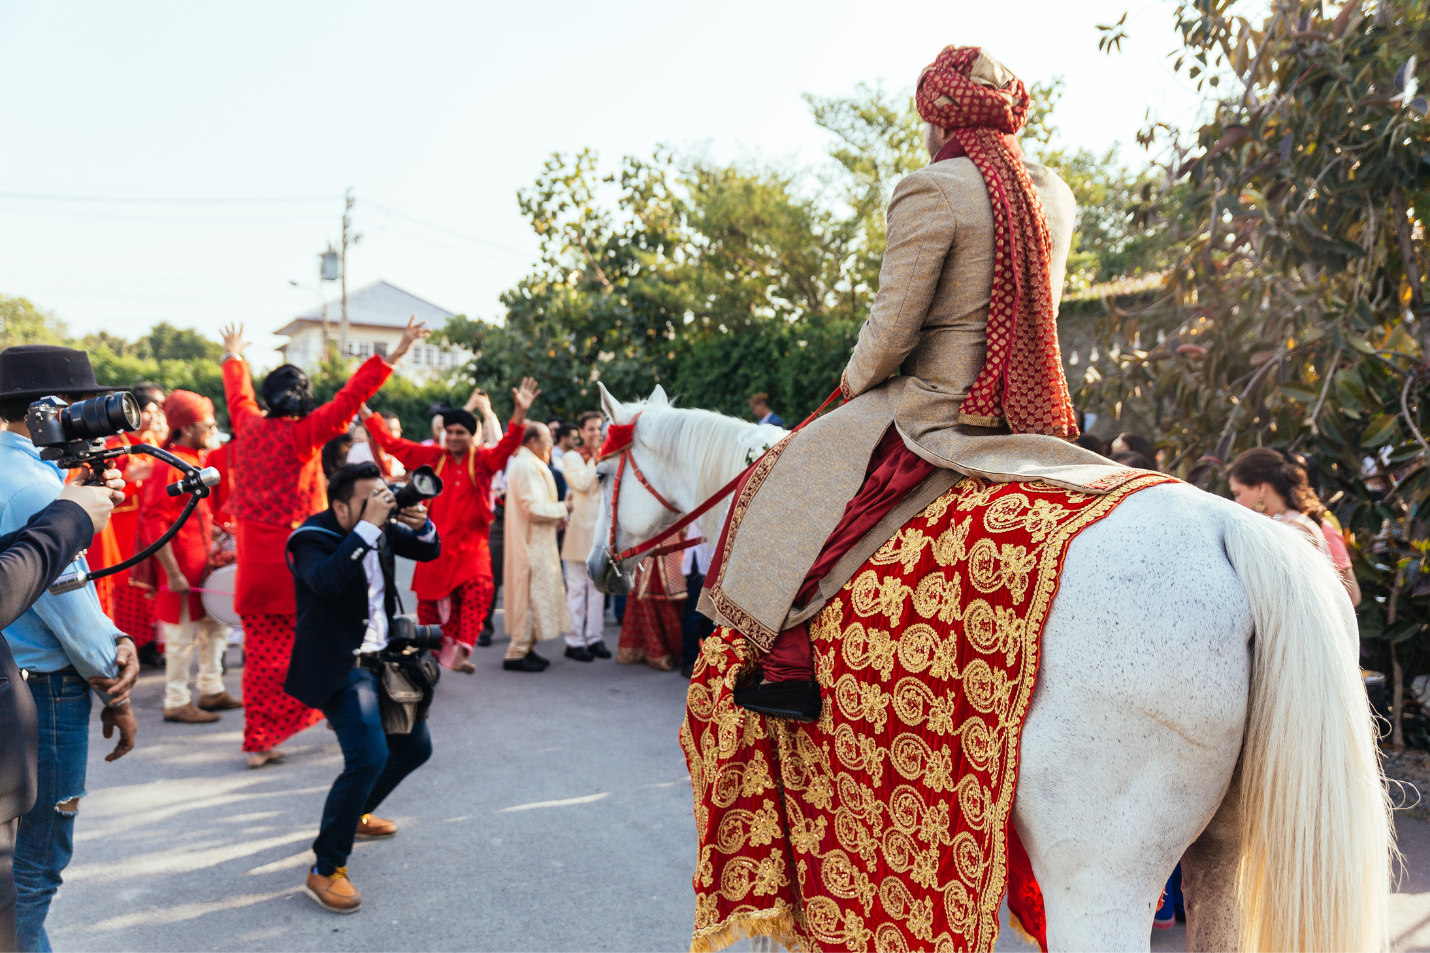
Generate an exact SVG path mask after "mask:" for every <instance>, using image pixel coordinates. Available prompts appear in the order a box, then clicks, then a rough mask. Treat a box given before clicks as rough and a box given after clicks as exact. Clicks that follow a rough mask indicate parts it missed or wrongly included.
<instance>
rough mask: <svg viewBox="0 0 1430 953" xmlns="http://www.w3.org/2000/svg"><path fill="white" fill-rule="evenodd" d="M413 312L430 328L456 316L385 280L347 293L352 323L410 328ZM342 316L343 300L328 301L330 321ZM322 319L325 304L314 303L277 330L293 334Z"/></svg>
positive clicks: (277, 332)
mask: <svg viewBox="0 0 1430 953" xmlns="http://www.w3.org/2000/svg"><path fill="white" fill-rule="evenodd" d="M414 314H415V315H417V320H418V321H425V322H427V326H428V327H429V328H434V329H439V328H441V327H442V325H444V324H446V323H447V319H448V318H451V317H453V313H452V312H451V311H448V310H447V309H446V308H439V307H438V306H437V305H435V304H433V303H432V302H430V301H424V300H422V299H421V298H419V297H417V296H416V295H414V294H409V293H408V292H406V291H403V290H402V289H401V288H399V287H397V286H396V285H392V284H388V283H387V282H386V281H377V282H374V283H373V284H370V285H367V286H365V287H362V288H358V289H357V290H356V291H351V292H349V293H348V324H349V325H366V326H368V327H379V328H405V327H407V321H408V319H409V318H411V317H412V316H413V315H414ZM342 319H343V309H342V300H341V299H335V300H333V301H331V302H329V303H328V322H329V324H331V325H333V326H334V327H336V326H337V325H338V323H339V322H340V321H342ZM322 320H323V306H322V305H314V306H313V307H312V308H310V309H308V310H307V311H304V312H303V313H302V314H300V315H298V316H297V317H296V318H294V319H293V320H292V321H290V322H288V324H286V325H284V326H283V327H281V328H279V329H278V330H277V331H275V332H274V333H275V334H288V335H291V334H294V333H296V332H297V331H298V330H300V329H301V328H302V326H303V325H305V324H310V323H313V322H317V323H321V322H322Z"/></svg>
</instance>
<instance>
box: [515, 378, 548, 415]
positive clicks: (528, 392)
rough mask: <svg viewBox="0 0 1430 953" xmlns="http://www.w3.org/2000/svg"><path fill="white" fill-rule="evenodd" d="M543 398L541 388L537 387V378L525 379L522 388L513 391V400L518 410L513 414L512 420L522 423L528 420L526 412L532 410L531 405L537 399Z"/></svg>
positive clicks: (522, 381) (522, 380)
mask: <svg viewBox="0 0 1430 953" xmlns="http://www.w3.org/2000/svg"><path fill="white" fill-rule="evenodd" d="M540 396H541V388H539V387H537V386H536V378H534V377H523V378H522V379H521V386H520V387H513V388H512V389H511V399H512V402H513V403H514V404H516V410H515V411H513V412H512V415H511V419H512V420H514V421H516V422H517V423H521V422H522V421H523V420H525V419H526V412H527V411H528V410H530V409H531V405H532V403H533V402H535V400H536V398H538V397H540Z"/></svg>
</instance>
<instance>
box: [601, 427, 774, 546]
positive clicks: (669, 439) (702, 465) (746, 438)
mask: <svg viewBox="0 0 1430 953" xmlns="http://www.w3.org/2000/svg"><path fill="white" fill-rule="evenodd" d="M623 406H624V407H625V409H627V410H628V411H631V413H632V414H634V413H637V412H639V413H641V415H642V416H641V426H640V428H639V437H640V442H641V443H642V444H644V445H645V446H647V447H650V448H651V449H653V450H657V451H658V452H659V453H660V455H661V457H662V459H663V460H664V461H665V462H666V463H667V464H668V465H674V466H680V467H692V466H693V467H694V468H695V472H696V474H697V475H698V477H697V480H696V484H695V489H696V498H697V499H698V500H704V499H705V498H707V497H709V496H711V495H712V494H713V493H715V491H716V490H718V489H720V487H722V486H724V485H725V484H726V483H728V482H729V481H730V480H731V479H733V478H734V477H735V475H736V474H737V473H739V472H740V471H741V470H742V469H744V468H745V466H746V464H747V463H748V461H747V460H746V454H745V453H744V452H742V450H746V449H749V448H746V447H744V446H743V445H744V444H746V443H750V438H751V437H753V435H754V432H755V429H756V428H757V427H758V426H759V425H758V424H752V423H750V422H749V421H748V420H740V419H739V418H736V417H727V416H725V415H724V414H718V413H715V412H714V411H710V410H696V409H694V408H689V407H675V406H673V405H661V404H651V403H650V402H649V401H645V400H642V401H634V402H632V403H629V404H625V405H623ZM753 449H755V450H756V451H759V450H762V449H763V448H762V447H755V448H753ZM756 455H758V452H757V453H756ZM725 510H726V505H725V504H724V503H722V504H721V505H719V506H716V507H714V508H713V509H711V511H710V512H709V513H706V514H705V515H704V516H702V517H701V518H700V520H699V525H700V531H701V532H702V533H703V534H704V535H705V538H706V540H708V541H709V542H710V543H711V544H712V545H713V544H714V542H715V538H716V537H717V536H718V535H719V534H720V527H721V523H722V522H723V521H724V516H725Z"/></svg>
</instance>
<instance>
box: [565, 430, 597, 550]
mask: <svg viewBox="0 0 1430 953" xmlns="http://www.w3.org/2000/svg"><path fill="white" fill-rule="evenodd" d="M561 472H562V473H563V474H564V475H565V476H566V488H567V496H568V497H569V498H570V500H571V523H570V525H569V526H567V527H566V539H565V541H564V542H562V544H561V558H562V559H569V560H570V561H571V562H573V563H584V562H585V561H586V557H587V556H590V555H591V544H592V543H593V542H594V541H595V539H596V517H597V516H599V515H600V509H601V484H600V482H599V481H598V480H597V479H596V458H595V457H592V458H591V462H590V463H587V462H586V461H585V460H582V459H581V454H580V453H579V452H578V451H575V450H567V451H566V453H565V454H564V455H562V457H561Z"/></svg>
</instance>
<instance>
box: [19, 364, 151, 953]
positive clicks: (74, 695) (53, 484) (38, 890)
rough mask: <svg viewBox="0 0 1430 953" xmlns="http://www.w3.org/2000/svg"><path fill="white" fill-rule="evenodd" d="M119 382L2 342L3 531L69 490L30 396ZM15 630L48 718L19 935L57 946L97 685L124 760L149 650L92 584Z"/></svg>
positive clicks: (24, 858)
mask: <svg viewBox="0 0 1430 953" xmlns="http://www.w3.org/2000/svg"><path fill="white" fill-rule="evenodd" d="M112 389H113V388H104V387H100V386H99V384H97V383H96V382H95V380H94V371H93V370H92V369H91V368H90V364H89V357H88V356H87V355H86V354H85V353H84V352H83V351H76V350H73V349H71V348H65V347H53V346H49V345H22V346H18V347H11V348H7V349H6V350H4V351H3V352H0V420H3V421H4V424H5V431H4V432H3V433H0V475H2V476H0V533H11V532H15V531H17V530H21V529H23V528H25V527H26V526H27V525H29V524H30V519H31V517H32V516H34V515H35V514H36V513H39V512H41V511H42V510H44V509H45V508H47V507H48V506H50V505H52V504H54V502H55V501H56V500H57V499H58V498H59V497H60V496H61V495H62V493H63V491H64V477H63V475H62V474H61V473H60V471H59V469H58V468H57V467H56V466H55V465H54V464H53V463H51V462H48V461H45V460H42V459H41V458H40V452H39V449H38V448H37V447H36V446H35V444H34V442H33V441H32V440H31V439H30V431H29V428H28V427H27V426H26V423H25V417H26V414H27V413H28V411H29V407H30V403H31V402H32V401H34V400H37V399H39V398H41V397H45V396H49V395H58V396H61V397H64V398H65V399H67V400H68V399H71V398H79V397H85V396H88V395H90V394H94V393H97V392H99V391H103V390H112ZM109 475H110V474H108V473H106V474H105V476H106V477H108V476H109ZM92 535H93V526H92V525H91V537H92ZM4 635H5V641H6V642H7V643H9V646H10V648H11V649H12V650H13V652H14V658H15V661H16V663H17V664H18V665H19V667H20V668H23V669H25V670H26V671H27V674H28V679H27V682H26V685H27V687H28V688H29V692H30V696H31V698H32V700H33V703H34V708H35V709H36V710H37V713H38V722H39V735H38V786H37V788H36V789H35V790H36V796H35V800H34V806H33V807H32V808H30V809H29V811H28V812H26V813H25V814H24V816H22V817H21V818H20V822H19V826H18V830H17V832H16V835H15V851H14V876H15V886H16V889H17V899H16V914H15V934H16V935H15V943H16V948H17V949H21V950H35V949H48V948H49V939H48V937H47V936H46V934H45V926H44V924H45V917H46V915H47V913H48V912H49V906H50V899H51V898H52V897H53V896H54V893H55V891H56V890H57V889H58V888H59V885H60V875H61V873H62V872H63V871H64V868H65V867H66V866H67V865H68V864H69V860H70V857H71V855H72V853H73V849H74V820H75V815H76V813H77V812H78V810H79V799H80V796H81V795H83V793H84V784H85V767H86V761H87V759H88V754H89V715H90V705H91V701H90V691H91V690H93V691H95V692H96V693H98V694H99V695H100V696H101V698H102V700H103V701H104V709H103V711H102V713H101V716H100V718H101V721H102V722H103V723H104V736H105V737H106V738H111V737H113V736H114V732H115V729H116V728H117V729H118V730H119V741H118V743H117V744H116V745H115V748H114V750H113V751H112V752H111V753H110V754H109V755H108V756H107V758H106V760H108V761H113V760H115V759H117V758H121V757H123V756H124V755H125V754H127V753H128V752H129V751H130V750H132V749H133V747H134V736H135V731H136V725H135V721H134V713H133V712H132V711H131V709H130V707H129V691H130V689H131V688H133V686H134V682H135V679H137V678H138V676H139V660H138V656H137V654H136V652H135V648H134V643H133V640H131V639H130V638H129V637H128V636H126V635H124V634H123V633H122V632H120V631H119V630H118V629H117V628H115V626H114V623H113V622H111V621H110V620H109V618H108V617H107V616H105V614H104V612H103V611H102V610H101V609H100V605H99V599H98V597H97V596H96V594H95V590H94V586H93V585H92V584H91V585H86V586H85V587H84V588H82V589H77V590H74V591H72V592H66V593H64V594H63V595H50V594H48V593H46V594H44V595H42V596H40V597H39V598H38V599H37V600H36V601H35V603H34V604H33V605H32V606H31V607H30V608H29V609H28V610H26V611H25V612H24V613H23V614H21V615H20V616H19V618H17V619H16V620H15V621H14V622H13V623H11V624H10V625H8V626H6V628H5V632H4ZM6 826H7V828H9V827H10V825H6Z"/></svg>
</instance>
